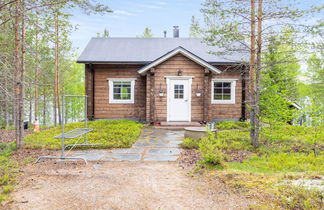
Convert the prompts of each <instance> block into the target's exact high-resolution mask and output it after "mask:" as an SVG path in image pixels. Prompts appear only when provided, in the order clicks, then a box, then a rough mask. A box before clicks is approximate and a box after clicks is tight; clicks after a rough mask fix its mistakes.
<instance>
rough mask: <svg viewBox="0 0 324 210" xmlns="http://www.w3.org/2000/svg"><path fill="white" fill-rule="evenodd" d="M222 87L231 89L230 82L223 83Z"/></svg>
mask: <svg viewBox="0 0 324 210" xmlns="http://www.w3.org/2000/svg"><path fill="white" fill-rule="evenodd" d="M223 87H231V83H230V82H223Z"/></svg>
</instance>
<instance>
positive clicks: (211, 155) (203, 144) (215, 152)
mask: <svg viewBox="0 0 324 210" xmlns="http://www.w3.org/2000/svg"><path fill="white" fill-rule="evenodd" d="M199 152H200V153H201V156H202V158H203V160H202V163H205V164H211V165H217V166H221V167H225V166H226V164H225V160H226V158H227V156H226V155H225V154H224V153H223V152H222V151H221V150H219V141H217V139H216V138H215V136H214V134H213V133H212V132H209V133H208V137H207V138H203V139H201V141H200V142H199Z"/></svg>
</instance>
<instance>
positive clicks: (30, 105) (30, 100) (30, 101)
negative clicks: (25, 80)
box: [28, 93, 33, 124]
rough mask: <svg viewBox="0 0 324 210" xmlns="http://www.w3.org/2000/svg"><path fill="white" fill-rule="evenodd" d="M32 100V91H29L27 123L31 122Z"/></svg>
mask: <svg viewBox="0 0 324 210" xmlns="http://www.w3.org/2000/svg"><path fill="white" fill-rule="evenodd" d="M32 100H33V97H32V93H30V97H29V116H28V122H29V124H31V122H32V112H33V103H32Z"/></svg>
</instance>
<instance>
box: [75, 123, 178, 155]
mask: <svg viewBox="0 0 324 210" xmlns="http://www.w3.org/2000/svg"><path fill="white" fill-rule="evenodd" d="M183 134H184V131H174V130H162V129H144V130H143V131H142V135H141V136H140V138H139V140H138V141H137V142H136V143H135V144H133V146H132V147H131V148H127V149H112V150H90V151H74V152H72V156H78V157H83V158H85V159H86V160H89V161H176V160H177V158H178V155H179V154H180V152H181V149H180V148H179V144H181V143H182V139H183Z"/></svg>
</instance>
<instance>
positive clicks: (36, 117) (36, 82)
mask: <svg viewBox="0 0 324 210" xmlns="http://www.w3.org/2000/svg"><path fill="white" fill-rule="evenodd" d="M35 45H36V49H35V78H34V79H35V81H34V82H35V98H34V106H35V107H34V116H35V119H38V66H39V58H38V11H37V10H36V33H35Z"/></svg>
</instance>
